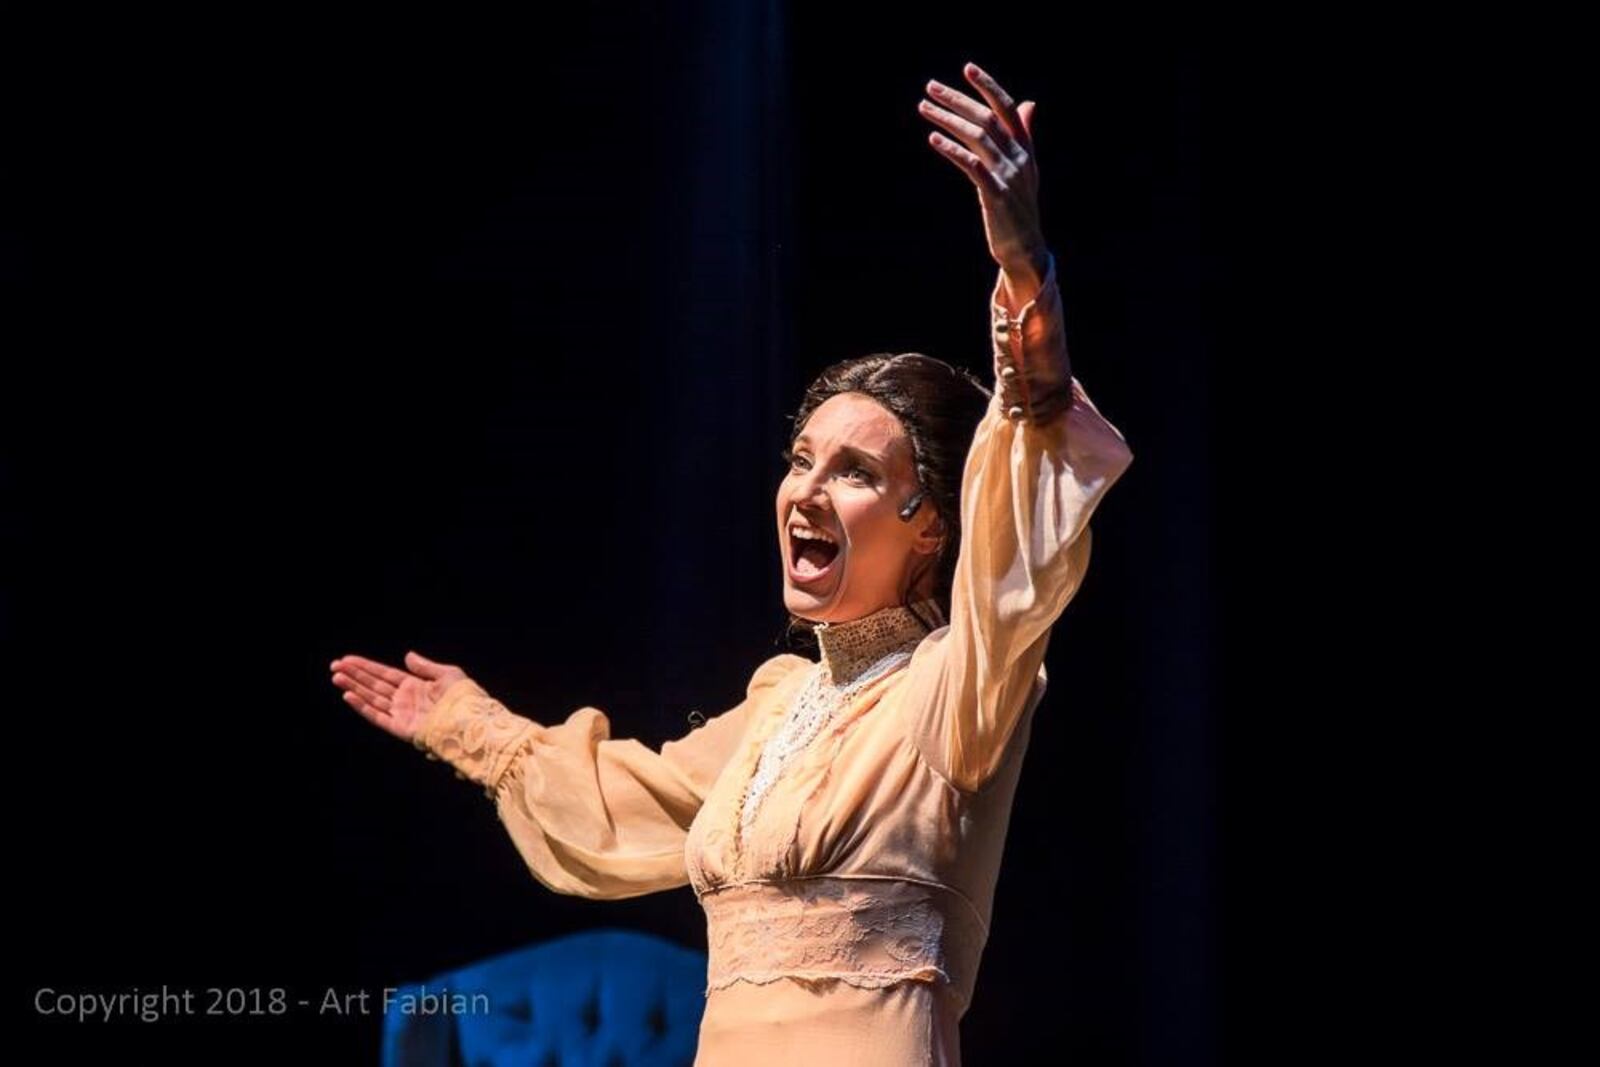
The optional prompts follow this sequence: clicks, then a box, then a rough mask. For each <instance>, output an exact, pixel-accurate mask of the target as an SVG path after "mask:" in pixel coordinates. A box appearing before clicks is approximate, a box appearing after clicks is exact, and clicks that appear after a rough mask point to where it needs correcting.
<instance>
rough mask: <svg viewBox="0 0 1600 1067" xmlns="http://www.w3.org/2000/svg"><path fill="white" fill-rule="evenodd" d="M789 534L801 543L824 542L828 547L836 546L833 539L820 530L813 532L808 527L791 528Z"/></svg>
mask: <svg viewBox="0 0 1600 1067" xmlns="http://www.w3.org/2000/svg"><path fill="white" fill-rule="evenodd" d="M789 533H790V534H791V535H793V536H795V537H798V538H799V539H800V540H802V541H826V542H827V543H828V544H830V545H834V544H838V542H837V541H835V540H834V539H833V538H831V537H829V536H828V535H827V534H825V533H823V532H822V531H821V530H813V529H811V528H810V527H808V526H791V527H789Z"/></svg>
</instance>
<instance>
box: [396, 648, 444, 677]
mask: <svg viewBox="0 0 1600 1067" xmlns="http://www.w3.org/2000/svg"><path fill="white" fill-rule="evenodd" d="M406 667H407V668H409V669H410V670H411V672H412V673H414V674H420V675H421V676H422V677H424V678H437V677H439V676H440V675H441V674H443V673H444V672H445V671H447V670H449V667H448V666H446V665H445V664H443V663H435V662H434V661H433V660H431V659H429V658H428V657H427V656H424V655H423V654H422V653H420V652H407V653H406Z"/></svg>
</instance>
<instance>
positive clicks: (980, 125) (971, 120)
mask: <svg viewBox="0 0 1600 1067" xmlns="http://www.w3.org/2000/svg"><path fill="white" fill-rule="evenodd" d="M927 90H928V95H929V96H931V97H933V98H934V99H935V100H937V101H938V105H935V104H932V103H930V102H928V101H926V100H924V101H922V103H921V104H919V105H918V109H919V110H920V111H921V112H922V114H923V116H924V117H925V118H928V119H931V120H933V121H935V122H938V123H939V124H940V125H941V126H944V127H945V128H946V129H948V130H950V132H951V133H954V134H956V135H957V136H958V137H960V138H961V140H962V141H964V142H966V144H967V146H968V147H969V148H972V149H974V150H976V151H978V152H980V153H981V154H986V155H988V156H989V157H990V158H989V162H990V163H991V164H992V163H998V162H999V161H1000V159H1001V158H1002V157H1003V158H1005V159H1009V160H1011V161H1012V162H1013V163H1019V164H1020V161H1021V160H1022V158H1023V156H1024V154H1025V152H1026V149H1025V148H1024V147H1023V146H1022V145H1021V144H1020V143H1019V142H1018V141H1017V139H1016V138H1015V137H1013V136H1012V135H1011V131H1010V130H1008V129H1006V127H1005V125H1004V124H1002V123H1001V122H1000V120H999V119H998V118H997V117H996V116H995V113H994V111H993V110H991V109H990V108H987V107H984V106H983V105H982V104H980V103H978V101H976V100H974V99H972V97H970V96H968V95H967V94H966V93H963V92H961V91H959V90H957V89H952V88H950V87H949V86H948V85H945V84H944V83H943V82H940V81H937V80H934V79H929V81H928V84H927ZM940 105H942V106H940Z"/></svg>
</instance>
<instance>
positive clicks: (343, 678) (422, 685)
mask: <svg viewBox="0 0 1600 1067" xmlns="http://www.w3.org/2000/svg"><path fill="white" fill-rule="evenodd" d="M406 666H407V667H409V668H410V670H409V671H405V670H401V669H400V668H399V667H391V666H389V665H388V664H387V663H379V662H378V661H377V660H374V659H367V658H366V657H365V656H341V657H339V658H338V659H336V660H334V661H333V662H332V663H331V664H329V669H331V670H332V671H333V684H334V685H336V686H338V687H339V688H340V689H343V690H344V701H345V703H346V704H349V705H350V706H351V707H352V708H355V709H356V710H357V711H359V712H360V713H361V714H362V716H363V717H364V718H366V719H367V720H368V721H369V722H371V723H373V724H374V725H375V726H378V727H380V728H381V729H383V730H386V731H388V732H389V733H391V734H393V735H394V736H396V737H398V738H400V739H401V740H402V741H410V740H411V739H412V738H413V737H415V736H416V733H417V725H418V723H420V722H421V721H422V717H423V716H424V715H426V714H427V713H428V711H429V709H431V708H432V707H433V706H434V704H436V703H438V701H439V698H440V697H442V696H444V691H445V690H446V689H449V688H450V686H451V685H452V684H454V683H455V682H458V681H460V680H461V679H463V678H465V677H466V676H467V672H466V671H463V670H462V669H461V668H460V667H453V666H451V665H449V664H446V663H435V662H434V661H433V660H431V659H428V658H427V657H425V656H421V655H419V654H417V653H415V652H407V653H406Z"/></svg>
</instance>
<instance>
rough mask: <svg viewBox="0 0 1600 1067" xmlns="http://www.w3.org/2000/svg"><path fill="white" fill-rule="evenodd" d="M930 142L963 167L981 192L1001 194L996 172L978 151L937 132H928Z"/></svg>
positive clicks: (947, 157) (939, 151) (941, 152)
mask: <svg viewBox="0 0 1600 1067" xmlns="http://www.w3.org/2000/svg"><path fill="white" fill-rule="evenodd" d="M928 143H929V144H930V145H932V146H933V147H934V149H935V150H936V151H937V152H938V153H939V154H940V155H942V156H944V157H945V158H946V159H948V160H949V161H950V162H952V163H954V164H955V165H956V166H957V167H959V168H961V170H962V171H963V172H965V173H966V175H967V177H969V178H971V179H972V182H973V184H974V185H976V186H977V187H978V191H979V192H980V193H988V194H995V195H998V194H999V192H1000V189H999V186H998V184H997V182H996V181H995V176H994V172H993V171H991V170H990V169H989V168H988V167H987V166H985V165H984V162H983V160H981V159H979V158H978V156H977V153H975V152H971V151H969V150H967V149H965V148H963V147H961V146H960V145H958V144H956V143H955V142H954V141H952V140H950V138H948V137H941V136H939V135H938V134H937V133H930V134H928Z"/></svg>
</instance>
